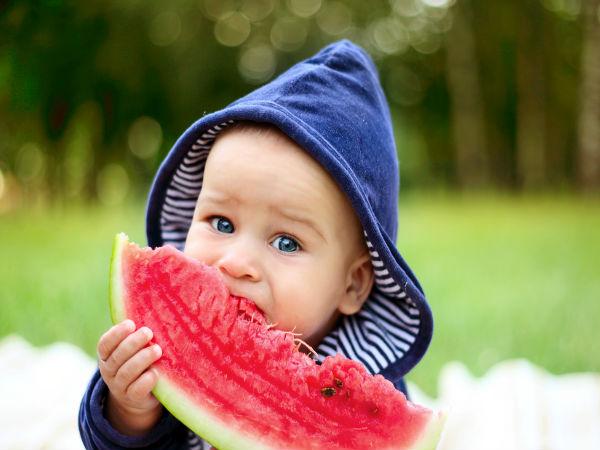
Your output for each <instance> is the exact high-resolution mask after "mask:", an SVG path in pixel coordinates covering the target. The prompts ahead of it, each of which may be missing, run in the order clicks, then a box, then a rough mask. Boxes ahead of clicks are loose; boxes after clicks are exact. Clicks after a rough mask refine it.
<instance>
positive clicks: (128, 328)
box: [97, 319, 135, 361]
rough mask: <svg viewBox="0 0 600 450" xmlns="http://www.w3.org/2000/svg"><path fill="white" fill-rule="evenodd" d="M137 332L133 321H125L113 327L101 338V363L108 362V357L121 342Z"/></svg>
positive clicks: (99, 355)
mask: <svg viewBox="0 0 600 450" xmlns="http://www.w3.org/2000/svg"><path fill="white" fill-rule="evenodd" d="M134 330H135V324H134V323H133V321H132V320H129V319H127V320H124V321H123V322H121V323H119V324H117V325H115V326H113V327H111V328H110V329H109V330H108V331H107V332H106V333H104V334H103V335H102V337H100V340H99V341H98V348H97V350H98V357H99V358H100V360H101V361H106V360H107V359H108V357H109V356H110V355H111V354H112V352H114V351H115V349H116V348H117V347H118V346H119V344H120V343H121V341H123V339H125V338H126V337H127V336H128V335H130V334H131V333H132V332H133V331H134Z"/></svg>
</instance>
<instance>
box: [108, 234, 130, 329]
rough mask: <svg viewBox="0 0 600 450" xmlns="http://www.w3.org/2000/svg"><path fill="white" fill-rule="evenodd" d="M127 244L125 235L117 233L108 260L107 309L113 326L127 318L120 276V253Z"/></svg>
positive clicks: (127, 239) (127, 240)
mask: <svg viewBox="0 0 600 450" xmlns="http://www.w3.org/2000/svg"><path fill="white" fill-rule="evenodd" d="M128 243H129V238H128V237H127V235H126V234H125V233H119V234H117V235H116V236H115V240H114V243H113V250H112V255H111V258H110V275H109V285H108V292H109V307H110V318H111V320H112V322H113V323H114V324H117V323H119V322H122V321H123V320H125V319H126V318H127V316H126V314H125V301H124V300H123V296H122V292H123V281H122V276H121V252H122V251H123V248H125V246H126V245H127V244H128Z"/></svg>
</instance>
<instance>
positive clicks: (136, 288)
mask: <svg viewBox="0 0 600 450" xmlns="http://www.w3.org/2000/svg"><path fill="white" fill-rule="evenodd" d="M110 283H111V286H110V305H111V316H112V320H113V322H114V323H118V322H120V321H122V320H124V319H125V318H130V319H132V320H134V322H135V323H136V324H138V326H142V325H145V326H148V327H150V328H151V329H152V330H153V332H154V338H153V340H154V341H155V342H156V343H158V344H159V345H160V346H161V347H162V350H163V356H162V357H161V358H160V359H159V360H158V361H157V362H156V363H155V364H154V367H155V368H156V370H157V372H158V374H159V380H158V382H157V385H156V388H155V389H154V391H153V392H154V395H155V396H156V397H157V398H158V399H159V400H160V401H161V403H162V404H163V405H164V406H165V407H166V408H167V409H169V410H170V411H171V412H172V413H173V415H175V416H176V417H177V418H178V419H179V420H181V421H182V422H183V423H184V424H185V425H187V426H188V427H189V428H190V429H192V430H193V431H194V432H196V433H197V434H199V435H200V436H202V437H203V438H204V439H206V440H207V441H208V442H210V443H211V444H212V445H214V446H215V447H216V448H218V449H220V450H228V449H229V450H240V449H249V450H252V449H263V450H275V449H291V450H296V449H297V450H305V449H328V450H329V449H330V450H336V449H339V450H342V449H344V450H346V449H348V450H349V449H390V450H391V449H398V450H402V449H432V448H435V442H436V441H437V439H438V437H439V432H440V430H441V426H442V418H441V416H440V415H439V414H438V413H434V412H432V411H430V410H428V409H426V408H423V407H420V406H417V405H414V404H412V403H410V402H408V401H407V400H406V398H405V397H404V395H403V394H402V393H401V392H400V391H398V390H396V389H395V388H394V386H393V385H392V384H391V383H390V382H389V381H387V380H386V379H384V378H383V377H382V376H380V375H375V376H373V375H370V374H368V373H367V371H366V369H365V367H364V366H363V365H362V364H360V363H358V362H356V361H352V360H349V359H347V358H345V357H343V356H341V355H336V356H334V357H327V358H325V360H324V361H323V363H322V364H321V365H318V364H317V363H316V362H315V361H313V360H312V359H311V358H310V357H309V356H308V355H306V354H304V353H302V352H300V351H299V350H298V346H299V344H298V343H297V341H298V339H297V338H296V336H295V335H294V333H293V332H286V331H281V330H277V329H275V328H274V327H273V325H270V324H268V323H267V321H266V319H265V316H264V314H263V313H262V311H260V309H259V308H258V307H257V306H256V305H255V304H254V303H253V302H251V301H250V300H248V299H246V298H244V297H237V296H232V295H229V292H228V291H227V289H226V287H225V286H224V284H223V282H222V280H221V277H220V275H219V273H218V271H217V270H216V269H214V268H212V267H209V266H205V265H203V264H201V263H199V262H198V261H195V260H193V259H192V258H189V257H187V256H186V255H184V254H183V253H181V252H179V251H177V250H176V249H174V248H173V247H168V246H167V247H161V248H158V249H155V250H151V249H148V248H144V249H141V248H139V247H137V246H136V245H135V244H132V243H129V241H128V239H127V237H126V236H125V235H123V234H120V235H117V237H116V239H115V245H114V249H113V257H112V261H111V276H110Z"/></svg>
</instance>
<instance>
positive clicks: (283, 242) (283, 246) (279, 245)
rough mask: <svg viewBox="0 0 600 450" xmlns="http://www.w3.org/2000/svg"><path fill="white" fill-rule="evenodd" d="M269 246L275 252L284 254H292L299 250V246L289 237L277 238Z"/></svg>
mask: <svg viewBox="0 0 600 450" xmlns="http://www.w3.org/2000/svg"><path fill="white" fill-rule="evenodd" d="M271 245H272V246H273V247H275V248H276V249H277V250H279V251H282V252H285V253H293V252H297V251H298V250H300V244H298V242H296V240H295V239H292V238H291V237H289V236H279V237H278V238H276V239H275V240H274V241H273V242H272V243H271Z"/></svg>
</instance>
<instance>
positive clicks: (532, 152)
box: [516, 0, 547, 188]
mask: <svg viewBox="0 0 600 450" xmlns="http://www.w3.org/2000/svg"><path fill="white" fill-rule="evenodd" d="M518 5H519V6H518V8H519V13H518V14H517V17H518V19H517V20H518V24H517V38H516V39H517V74H516V79H517V111H516V113H517V114H516V117H517V130H516V138H517V141H516V152H517V179H518V182H519V183H520V184H521V185H522V186H523V187H525V188H539V187H540V186H541V185H543V183H544V181H545V179H546V164H545V148H546V133H545V132H546V105H545V101H544V100H545V88H546V85H545V72H546V70H547V68H546V67H545V61H544V53H543V51H542V48H543V46H544V36H546V35H547V33H545V27H544V22H545V20H544V18H545V17H544V14H542V13H543V10H542V8H541V5H540V3H539V1H537V0H523V1H520V2H518Z"/></svg>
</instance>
